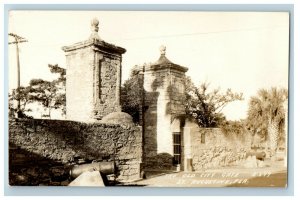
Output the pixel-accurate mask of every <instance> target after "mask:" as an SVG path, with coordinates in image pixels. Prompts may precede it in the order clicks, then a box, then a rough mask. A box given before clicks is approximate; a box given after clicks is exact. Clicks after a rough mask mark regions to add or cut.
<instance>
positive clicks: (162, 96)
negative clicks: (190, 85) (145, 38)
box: [143, 46, 188, 169]
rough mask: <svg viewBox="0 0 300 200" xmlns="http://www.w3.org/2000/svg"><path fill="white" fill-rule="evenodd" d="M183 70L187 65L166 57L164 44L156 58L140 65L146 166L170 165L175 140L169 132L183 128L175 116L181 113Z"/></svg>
mask: <svg viewBox="0 0 300 200" xmlns="http://www.w3.org/2000/svg"><path fill="white" fill-rule="evenodd" d="M187 70H188V68H186V67H183V66H180V65H177V64H174V63H172V62H171V61H170V60H168V58H167V57H166V47H164V46H162V47H161V48H160V57H159V59H158V61H156V62H155V63H153V64H150V65H146V66H144V67H143V71H144V73H143V74H144V81H143V83H144V90H145V91H144V93H145V95H144V96H145V97H144V99H145V100H144V101H145V105H144V106H145V109H144V110H145V111H144V119H145V120H144V126H145V127H144V130H145V131H144V151H145V156H144V159H145V166H146V168H149V169H155V168H157V167H159V168H164V169H170V168H172V167H173V163H172V159H173V158H174V142H175V143H177V142H179V141H174V139H173V134H174V133H176V134H180V132H182V130H181V129H183V128H182V127H181V122H180V119H179V117H181V116H184V115H185V72H186V71H187ZM179 139H180V137H179ZM181 139H182V137H181ZM176 140H178V139H176Z"/></svg>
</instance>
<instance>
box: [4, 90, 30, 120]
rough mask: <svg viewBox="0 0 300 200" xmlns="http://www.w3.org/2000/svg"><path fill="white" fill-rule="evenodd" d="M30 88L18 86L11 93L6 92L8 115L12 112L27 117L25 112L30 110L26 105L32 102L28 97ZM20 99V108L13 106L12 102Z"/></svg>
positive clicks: (11, 114)
mask: <svg viewBox="0 0 300 200" xmlns="http://www.w3.org/2000/svg"><path fill="white" fill-rule="evenodd" d="M30 90H31V88H30V87H29V86H27V87H23V86H20V87H19V88H17V89H13V90H12V93H11V94H8V101H9V103H8V108H9V112H10V113H9V115H10V116H13V115H14V113H18V116H21V117H28V116H27V115H26V114H25V112H29V111H31V109H28V108H27V107H26V106H27V105H28V104H29V103H31V102H32V100H31V98H30ZM16 101H20V109H19V110H18V108H15V105H14V102H16Z"/></svg>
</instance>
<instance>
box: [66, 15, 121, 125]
mask: <svg viewBox="0 0 300 200" xmlns="http://www.w3.org/2000/svg"><path fill="white" fill-rule="evenodd" d="M98 25H99V21H98V20H97V19H93V20H92V22H91V29H92V33H91V35H90V37H89V39H88V40H85V41H82V42H78V43H75V44H73V45H70V46H64V47H63V48H62V49H63V50H64V52H65V54H66V61H67V81H66V109H67V113H66V114H67V119H68V120H75V121H86V122H93V121H97V120H100V119H102V117H103V116H105V115H107V114H109V113H111V112H119V111H121V106H120V87H121V70H122V66H121V63H122V54H124V53H125V52H126V50H125V49H124V48H121V47H118V46H115V45H113V44H109V43H107V42H105V41H103V40H101V38H100V37H99V35H98V30H99V27H98Z"/></svg>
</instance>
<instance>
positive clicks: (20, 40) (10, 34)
mask: <svg viewBox="0 0 300 200" xmlns="http://www.w3.org/2000/svg"><path fill="white" fill-rule="evenodd" d="M8 35H9V36H12V37H14V40H15V41H13V42H9V43H8V44H15V45H16V55H17V68H18V73H17V76H18V77H17V79H18V85H17V89H19V88H20V82H21V81H20V58H19V43H23V42H28V41H27V40H26V39H25V38H23V37H21V36H18V35H17V34H14V33H9V34H8ZM20 108H21V102H20V99H18V106H17V117H20V116H19V114H20V113H19V112H20Z"/></svg>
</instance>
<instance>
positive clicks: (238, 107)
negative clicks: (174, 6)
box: [9, 11, 289, 120]
mask: <svg viewBox="0 0 300 200" xmlns="http://www.w3.org/2000/svg"><path fill="white" fill-rule="evenodd" d="M95 17H96V18H98V19H99V21H100V23H99V36H100V38H101V39H103V40H104V41H106V42H109V43H112V44H115V45H117V46H121V47H123V48H125V49H126V50H127V52H126V53H125V54H123V58H122V81H124V80H126V79H127V78H128V77H129V72H130V69H131V68H132V67H133V66H134V65H141V64H143V63H149V62H155V61H156V60H157V59H158V58H159V56H160V51H159V47H160V46H161V45H165V46H166V48H167V50H166V56H167V58H168V59H169V60H171V61H172V62H173V63H176V64H179V65H182V66H185V67H188V68H189V70H188V72H187V73H186V75H187V76H190V77H191V78H192V80H193V82H194V83H195V84H196V85H200V83H202V82H205V81H206V82H209V83H210V88H211V89H215V88H221V90H222V91H225V90H226V89H227V88H231V89H232V91H234V92H239V93H240V92H242V93H243V95H244V100H243V101H236V102H233V103H230V104H229V105H228V106H226V107H225V109H224V110H223V112H224V114H225V115H226V117H227V119H229V120H239V119H242V118H246V115H247V109H248V102H249V98H250V97H251V96H254V95H256V93H257V91H258V90H259V89H261V88H266V89H268V88H271V87H285V88H287V87H288V64H289V63H288V60H289V15H288V13H285V12H170V11H164V12H157V11H156V12H152V11H117V12H112V11H10V13H9V32H12V33H15V34H17V35H20V36H22V37H24V38H26V39H27V40H28V42H26V43H22V44H20V63H21V85H24V86H25V85H28V83H29V81H30V80H31V79H33V78H43V79H47V80H51V79H53V78H55V76H54V75H52V74H51V73H50V71H49V69H48V64H58V65H59V66H61V67H64V68H66V59H65V54H64V52H63V51H62V49H61V48H62V46H67V45H71V44H74V43H76V42H80V41H83V40H86V39H88V38H89V36H90V34H91V28H90V21H91V19H93V18H95ZM9 41H12V38H9ZM16 72H17V66H16V48H15V45H9V89H13V88H16V86H17V79H16V78H17V74H16Z"/></svg>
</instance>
